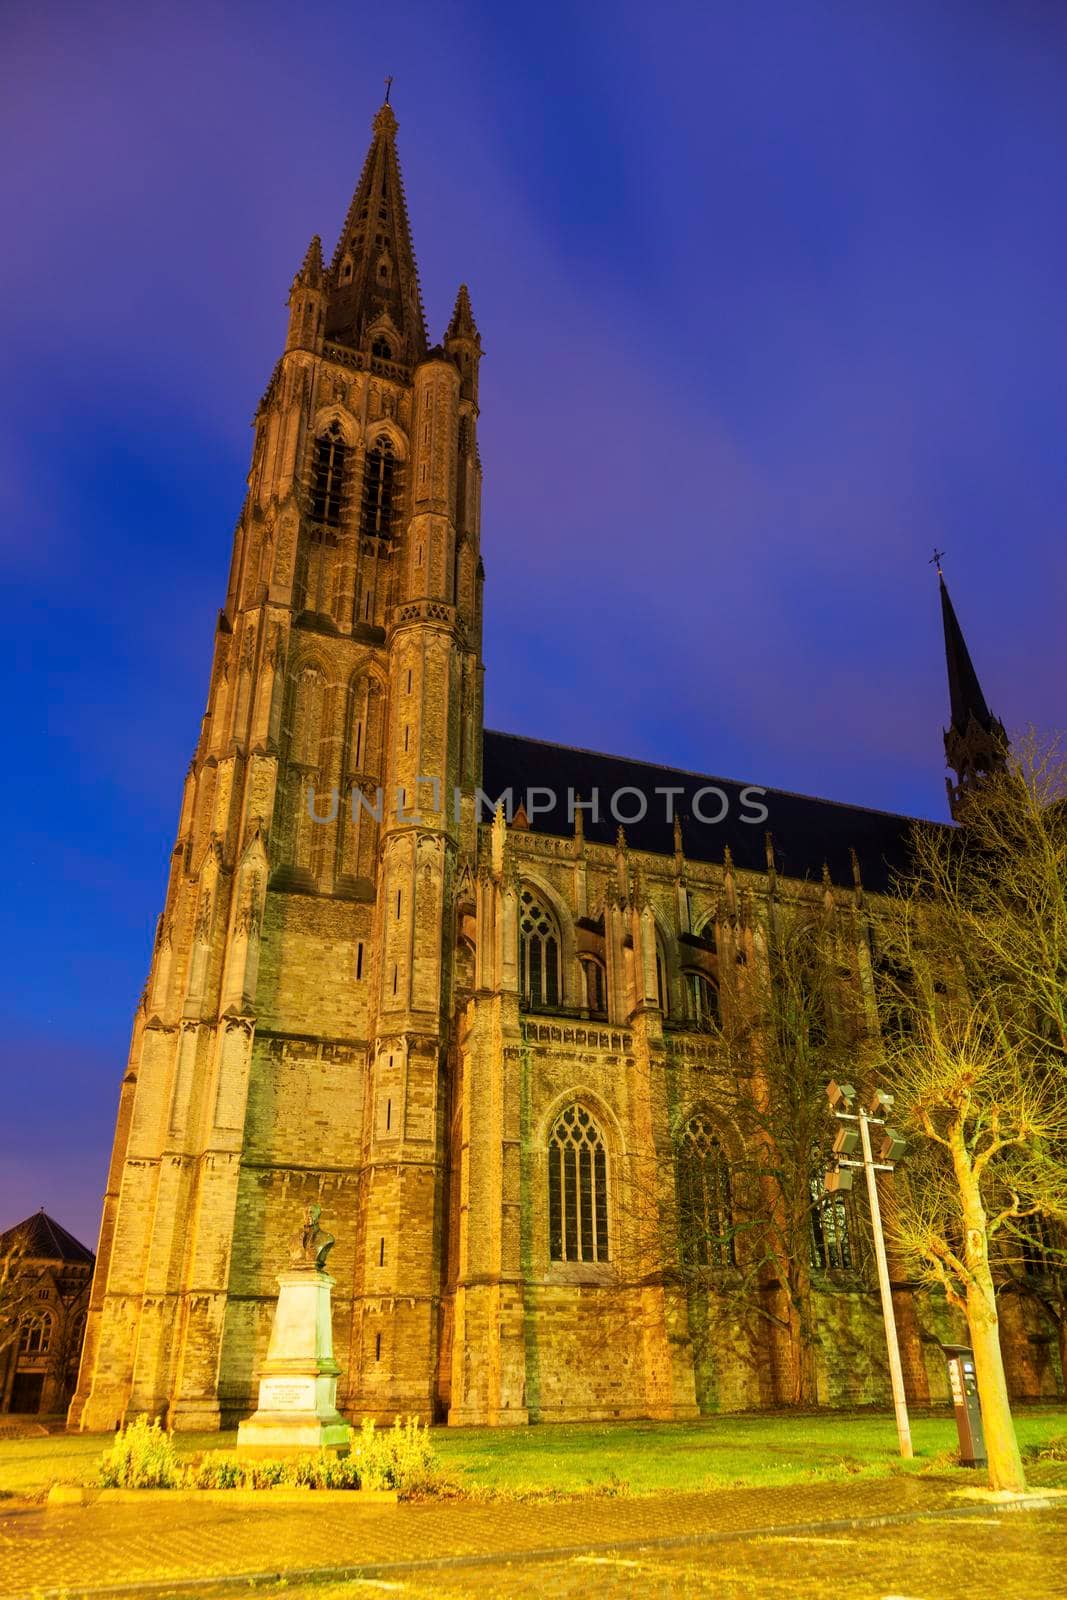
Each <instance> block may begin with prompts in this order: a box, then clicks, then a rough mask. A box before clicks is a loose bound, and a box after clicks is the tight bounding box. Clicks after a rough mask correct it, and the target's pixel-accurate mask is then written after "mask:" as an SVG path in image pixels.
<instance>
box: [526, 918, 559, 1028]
mask: <svg viewBox="0 0 1067 1600" xmlns="http://www.w3.org/2000/svg"><path fill="white" fill-rule="evenodd" d="M519 947H520V952H521V955H520V960H521V984H522V998H523V1002H524V1003H525V1004H526V1005H528V1006H531V1007H532V1008H533V1009H534V1010H535V1011H537V1010H554V1009H555V1008H556V1007H557V1006H558V1005H559V1003H560V981H559V976H560V964H559V931H558V929H557V927H556V919H555V917H553V915H552V913H551V911H549V910H548V909H547V908H546V906H545V905H544V903H543V901H542V900H541V898H540V896H538V895H536V894H535V893H534V892H533V890H532V889H523V891H522V896H521V898H520V903H519Z"/></svg>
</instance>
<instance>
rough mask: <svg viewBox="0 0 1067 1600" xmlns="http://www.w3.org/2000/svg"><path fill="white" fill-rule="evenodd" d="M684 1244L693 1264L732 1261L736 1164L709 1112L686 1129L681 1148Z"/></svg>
mask: <svg viewBox="0 0 1067 1600" xmlns="http://www.w3.org/2000/svg"><path fill="white" fill-rule="evenodd" d="M677 1181H678V1246H679V1249H680V1251H681V1254H682V1259H683V1260H684V1261H685V1262H686V1264H687V1265H688V1266H696V1267H732V1266H733V1265H734V1264H735V1259H736V1258H735V1255H734V1236H733V1228H734V1213H733V1203H732V1200H731V1197H730V1169H729V1165H728V1163H727V1160H726V1153H725V1151H724V1150H723V1147H722V1143H721V1141H720V1139H719V1137H718V1134H717V1133H716V1131H715V1124H714V1123H713V1122H712V1120H711V1118H710V1117H709V1116H707V1115H706V1114H705V1113H703V1112H697V1113H696V1114H695V1115H693V1116H691V1117H690V1118H689V1121H688V1122H687V1123H686V1125H685V1127H684V1128H683V1129H682V1136H681V1139H680V1140H679V1142H678V1154H677Z"/></svg>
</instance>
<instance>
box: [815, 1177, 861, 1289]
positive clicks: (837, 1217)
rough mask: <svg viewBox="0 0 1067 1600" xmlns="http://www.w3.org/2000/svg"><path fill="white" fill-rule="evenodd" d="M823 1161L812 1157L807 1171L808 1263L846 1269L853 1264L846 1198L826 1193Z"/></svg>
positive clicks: (820, 1268) (820, 1267)
mask: <svg viewBox="0 0 1067 1600" xmlns="http://www.w3.org/2000/svg"><path fill="white" fill-rule="evenodd" d="M824 1168H825V1163H824V1162H823V1160H822V1158H821V1156H818V1155H817V1156H816V1159H815V1161H814V1164H813V1169H812V1174H811V1264H812V1266H813V1267H815V1268H816V1269H817V1270H818V1271H820V1272H850V1271H851V1270H852V1268H853V1267H854V1266H855V1259H854V1253H853V1248H852V1239H851V1234H852V1226H851V1224H852V1218H851V1215H850V1205H849V1201H848V1200H847V1199H846V1198H845V1196H844V1195H842V1194H827V1193H826V1188H825V1184H824V1182H823V1178H824Z"/></svg>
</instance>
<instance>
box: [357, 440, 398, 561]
mask: <svg viewBox="0 0 1067 1600" xmlns="http://www.w3.org/2000/svg"><path fill="white" fill-rule="evenodd" d="M396 487H397V462H396V454H395V452H394V450H393V441H392V440H391V439H390V437H389V435H388V434H387V433H382V434H379V436H378V438H377V439H375V441H374V443H373V445H372V446H371V448H370V449H369V450H368V451H367V462H366V466H365V467H364V469H363V511H362V517H361V520H360V532H361V533H362V535H363V537H364V538H365V539H388V538H389V537H390V536H391V534H392V532H393V521H394V517H395V514H396V504H395V502H396Z"/></svg>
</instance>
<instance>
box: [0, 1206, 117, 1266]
mask: <svg viewBox="0 0 1067 1600" xmlns="http://www.w3.org/2000/svg"><path fill="white" fill-rule="evenodd" d="M16 1241H19V1242H20V1243H21V1244H22V1246H23V1249H24V1250H25V1253H26V1255H27V1256H29V1257H30V1258H31V1259H38V1260H41V1261H71V1262H79V1263H84V1264H86V1265H88V1266H90V1267H91V1266H92V1264H93V1262H94V1261H95V1260H96V1257H95V1256H94V1255H93V1252H92V1251H91V1250H89V1249H88V1248H87V1247H86V1246H85V1245H83V1244H81V1243H80V1242H79V1241H78V1240H77V1239H75V1237H74V1235H73V1234H72V1233H68V1232H67V1230H66V1228H63V1227H60V1225H59V1223H58V1222H56V1220H55V1218H54V1217H50V1216H49V1215H48V1213H47V1211H35V1212H34V1214H33V1216H32V1217H27V1218H26V1219H25V1221H23V1222H16V1224H15V1226H14V1227H13V1228H8V1229H7V1231H6V1232H4V1233H0V1255H5V1254H6V1253H7V1251H8V1250H10V1249H11V1247H12V1245H14V1244H15V1242H16Z"/></svg>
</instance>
